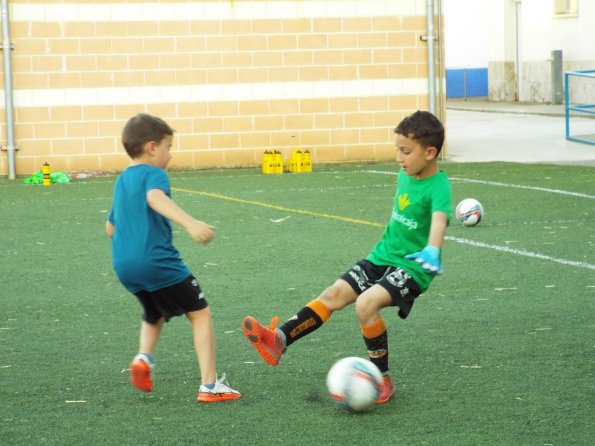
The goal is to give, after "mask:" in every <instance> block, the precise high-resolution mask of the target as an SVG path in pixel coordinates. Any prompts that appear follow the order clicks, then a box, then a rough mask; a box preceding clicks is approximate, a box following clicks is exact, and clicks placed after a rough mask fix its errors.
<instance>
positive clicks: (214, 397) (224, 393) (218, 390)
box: [196, 373, 242, 403]
mask: <svg viewBox="0 0 595 446" xmlns="http://www.w3.org/2000/svg"><path fill="white" fill-rule="evenodd" d="M224 381H225V373H224V374H223V375H222V376H221V378H219V379H216V380H215V387H213V388H212V389H209V388H208V387H206V386H204V385H202V384H201V386H200V389H199V390H198V398H197V399H196V401H198V402H199V403H218V402H220V401H231V400H237V399H238V398H240V397H241V396H242V395H241V394H240V392H238V391H237V390H234V389H232V388H231V387H229V386H228V385H227V384H225V383H224Z"/></svg>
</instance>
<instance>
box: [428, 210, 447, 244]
mask: <svg viewBox="0 0 595 446" xmlns="http://www.w3.org/2000/svg"><path fill="white" fill-rule="evenodd" d="M447 224H448V216H447V215H446V214H445V213H444V212H440V211H436V212H434V213H433V214H432V223H431V224H430V236H429V238H428V246H435V247H436V248H438V249H441V248H442V242H444V236H445V235H446V226H447Z"/></svg>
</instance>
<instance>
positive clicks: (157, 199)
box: [147, 189, 215, 243]
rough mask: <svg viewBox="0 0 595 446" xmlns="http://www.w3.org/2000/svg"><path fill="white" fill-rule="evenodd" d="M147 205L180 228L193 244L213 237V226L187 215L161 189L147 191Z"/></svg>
mask: <svg viewBox="0 0 595 446" xmlns="http://www.w3.org/2000/svg"><path fill="white" fill-rule="evenodd" d="M147 203H148V204H149V206H150V207H151V209H153V210H154V211H155V212H158V213H159V214H161V215H163V216H164V217H165V218H168V219H170V220H171V221H173V222H174V223H177V224H178V225H180V226H182V227H183V228H184V229H185V230H186V232H187V233H188V235H189V236H190V238H192V240H194V241H195V242H199V243H208V242H209V241H211V239H212V238H213V237H214V236H215V233H214V231H213V230H214V229H215V227H214V226H211V225H209V224H207V223H205V222H204V221H200V220H197V219H195V218H194V217H192V216H190V215H189V214H187V213H186V212H185V211H184V210H183V209H182V208H181V207H180V206H178V205H177V204H176V203H175V202H174V201H173V200H172V199H171V198H169V197H168V196H167V195H166V194H165V192H163V191H162V190H161V189H151V190H150V191H148V192H147Z"/></svg>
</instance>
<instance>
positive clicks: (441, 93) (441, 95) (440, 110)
mask: <svg viewBox="0 0 595 446" xmlns="http://www.w3.org/2000/svg"><path fill="white" fill-rule="evenodd" d="M437 2H438V37H437V39H438V115H437V116H438V119H440V121H444V116H443V114H444V85H443V84H444V78H443V76H444V60H443V58H442V51H444V47H443V45H442V0H437Z"/></svg>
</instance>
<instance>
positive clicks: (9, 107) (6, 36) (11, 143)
mask: <svg viewBox="0 0 595 446" xmlns="http://www.w3.org/2000/svg"><path fill="white" fill-rule="evenodd" d="M2 50H3V52H4V54H3V56H4V109H5V111H6V137H7V145H6V146H3V147H2V150H6V151H7V153H8V178H9V179H10V180H14V179H15V178H16V162H15V159H16V156H15V154H16V150H17V147H16V144H15V140H14V108H13V102H12V63H11V58H10V52H11V50H12V45H11V44H10V19H9V16H8V0H2Z"/></svg>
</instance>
